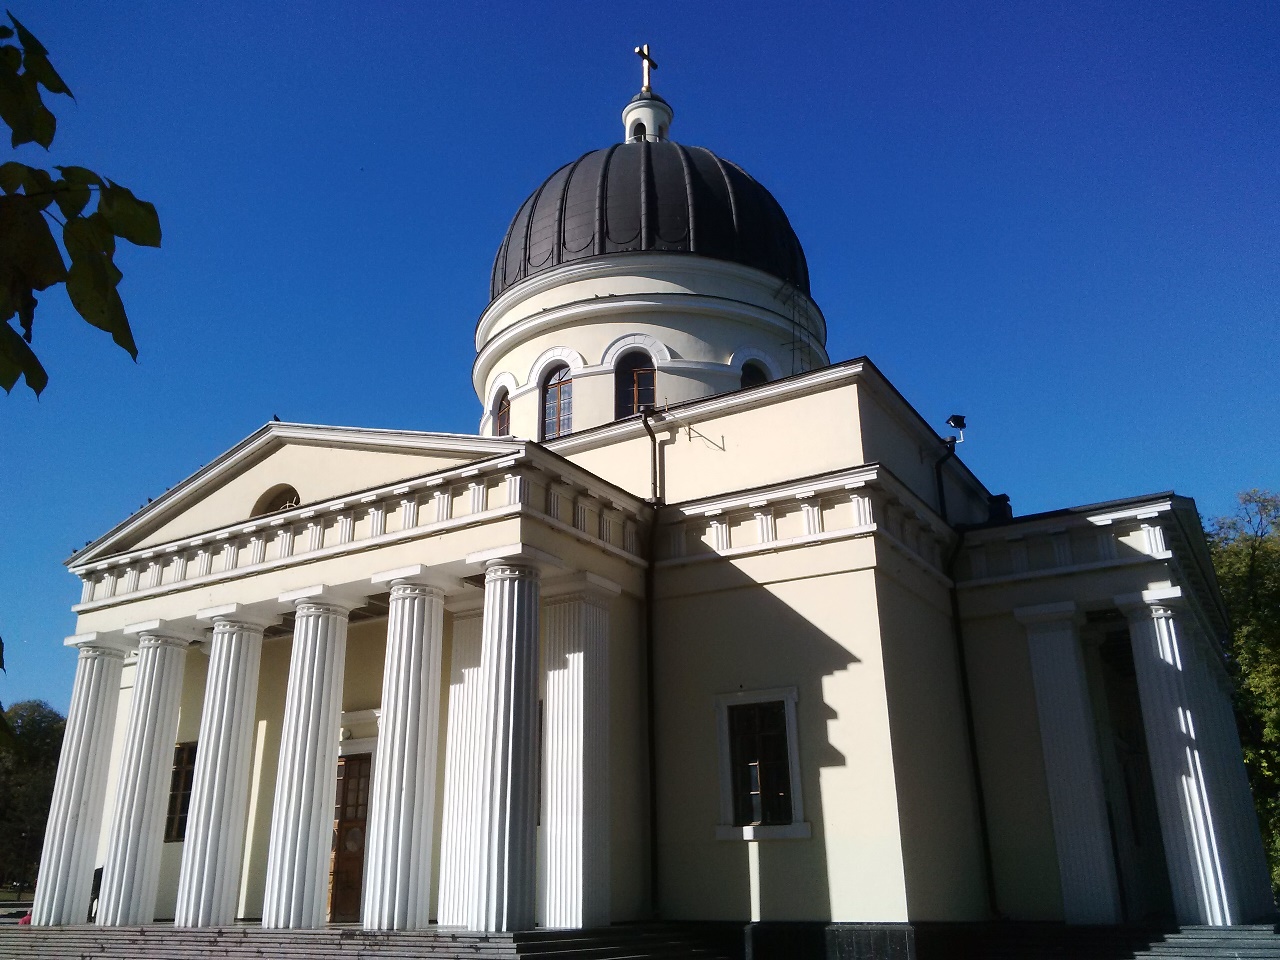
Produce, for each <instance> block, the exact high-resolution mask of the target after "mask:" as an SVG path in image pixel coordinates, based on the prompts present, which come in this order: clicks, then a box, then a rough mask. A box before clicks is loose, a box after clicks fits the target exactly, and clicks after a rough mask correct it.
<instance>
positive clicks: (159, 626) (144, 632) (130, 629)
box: [123, 620, 206, 647]
mask: <svg viewBox="0 0 1280 960" xmlns="http://www.w3.org/2000/svg"><path fill="white" fill-rule="evenodd" d="M123 632H124V634H125V636H128V637H137V638H138V643H139V645H141V644H143V643H145V642H146V641H147V640H152V641H154V642H156V643H159V644H164V645H166V646H171V647H189V646H190V645H191V644H193V643H200V642H202V641H203V640H205V639H206V634H205V631H204V630H203V629H202V628H200V627H193V626H190V625H188V624H184V623H175V622H174V621H173V620H143V621H142V622H140V623H131V624H129V625H128V626H127V627H125V628H124V631H123Z"/></svg>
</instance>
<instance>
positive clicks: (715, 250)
mask: <svg viewBox="0 0 1280 960" xmlns="http://www.w3.org/2000/svg"><path fill="white" fill-rule="evenodd" d="M619 231H621V232H622V234H623V235H619V236H614V235H613V234H614V233H618V232H619ZM548 247H549V249H547V248H548ZM641 252H644V253H670V254H673V255H681V254H683V255H697V256H702V257H709V258H711V259H716V260H727V261H730V262H732V263H741V264H743V265H745V266H749V267H754V268H755V269H757V270H762V271H764V272H765V273H769V274H772V275H773V276H775V277H777V278H778V279H779V280H781V281H783V282H785V283H789V284H792V285H794V286H795V287H797V288H798V289H799V290H801V291H802V292H803V293H805V294H808V293H809V271H808V264H807V263H806V262H805V256H804V248H803V247H802V246H801V244H800V241H799V239H798V238H797V237H796V235H795V231H794V230H792V228H791V224H790V222H789V221H788V220H787V215H786V213H785V212H784V211H783V209H782V206H781V205H780V204H779V203H778V201H777V200H776V199H775V198H774V196H773V195H772V194H771V193H769V191H768V190H767V189H765V188H764V187H763V186H762V185H761V184H760V183H759V182H758V181H757V180H756V179H755V178H753V177H752V176H751V175H750V174H749V173H747V172H746V171H745V170H743V169H742V168H741V167H739V166H738V165H737V164H735V163H732V162H730V161H728V160H724V159H722V158H721V157H718V156H716V155H715V154H714V153H712V152H711V151H710V150H707V149H706V148H705V147H684V146H682V145H680V144H678V143H675V142H673V141H670V140H654V141H648V140H642V141H635V142H628V143H617V144H614V145H612V146H610V147H606V148H604V149H602V150H593V151H590V152H588V153H584V154H583V155H582V156H580V157H578V159H577V160H574V161H572V162H571V163H567V164H565V165H563V166H561V167H560V168H559V169H557V170H556V171H555V172H554V173H552V174H551V176H549V177H547V179H546V180H544V181H543V182H542V184H541V185H540V186H539V187H538V189H537V190H535V191H534V192H533V193H532V194H530V196H529V197H528V198H527V199H526V200H525V202H524V203H522V204H521V205H520V208H519V210H518V211H517V212H516V215H515V217H514V218H513V219H512V221H511V225H510V226H509V227H508V228H507V234H506V236H505V237H504V238H503V241H502V243H501V244H500V245H499V248H498V255H497V257H496V258H495V259H494V264H493V276H492V280H491V284H490V298H491V299H496V298H497V297H498V296H499V295H501V294H502V292H503V291H504V290H506V289H507V288H508V287H511V286H514V285H515V284H517V283H519V282H520V281H522V280H524V279H525V278H527V277H530V276H533V275H535V274H537V273H540V272H542V271H544V270H549V269H552V268H554V267H556V266H559V265H561V264H566V263H574V262H577V261H580V260H586V259H590V258H592V257H600V256H611V255H614V254H619V253H641Z"/></svg>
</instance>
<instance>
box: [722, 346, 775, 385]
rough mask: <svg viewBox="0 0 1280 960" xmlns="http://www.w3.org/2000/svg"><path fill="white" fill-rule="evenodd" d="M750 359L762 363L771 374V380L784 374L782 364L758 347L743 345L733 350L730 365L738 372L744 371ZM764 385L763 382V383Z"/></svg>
mask: <svg viewBox="0 0 1280 960" xmlns="http://www.w3.org/2000/svg"><path fill="white" fill-rule="evenodd" d="M748 360H755V361H756V362H757V363H759V364H761V365H762V366H763V367H764V369H765V372H766V373H767V374H769V379H770V380H777V379H778V377H780V376H782V365H781V364H780V363H778V361H777V360H775V359H774V358H773V357H772V356H771V355H769V354H767V353H765V352H764V351H763V350H760V349H758V348H756V347H749V346H743V347H739V348H738V349H737V350H735V351H733V356H732V357H730V359H729V366H730V368H732V369H733V370H736V371H737V372H738V373H741V372H742V368H743V366H744V365H745V364H746V363H747V361H748ZM761 386H763V384H761Z"/></svg>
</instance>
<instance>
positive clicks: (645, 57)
mask: <svg viewBox="0 0 1280 960" xmlns="http://www.w3.org/2000/svg"><path fill="white" fill-rule="evenodd" d="M636 54H637V55H638V56H639V57H640V60H641V62H642V63H643V64H644V83H643V84H641V86H640V89H641V90H648V89H649V71H650V70H657V69H658V61H656V60H654V59H653V57H651V56H649V45H648V44H647V43H646V44H645V45H644V46H643V47H636Z"/></svg>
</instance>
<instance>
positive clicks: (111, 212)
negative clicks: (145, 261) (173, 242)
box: [98, 180, 160, 247]
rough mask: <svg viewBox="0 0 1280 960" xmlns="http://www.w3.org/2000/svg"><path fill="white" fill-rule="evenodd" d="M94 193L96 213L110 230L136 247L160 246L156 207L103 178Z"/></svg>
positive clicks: (158, 218)
mask: <svg viewBox="0 0 1280 960" xmlns="http://www.w3.org/2000/svg"><path fill="white" fill-rule="evenodd" d="M107 183H108V186H106V187H103V188H102V192H101V193H100V194H99V195H98V213H100V214H102V216H103V217H105V218H106V221H107V223H108V225H110V227H111V232H112V233H114V234H115V235H116V236H117V237H120V238H121V239H123V240H128V241H129V242H130V243H136V244H137V245H138V246H140V247H158V246H160V217H159V216H158V215H157V214H156V208H155V207H154V206H153V205H152V204H150V203H147V201H145V200H139V199H138V198H137V197H135V196H134V195H133V193H132V191H130V190H129V188H128V187H122V186H120V185H119V184H117V183H111V181H109V180H108V181H107Z"/></svg>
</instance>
